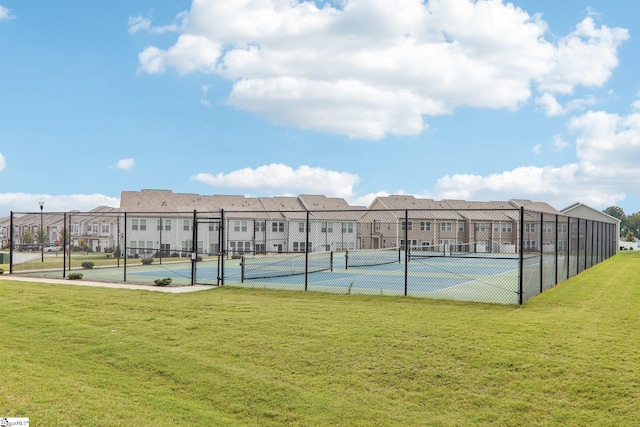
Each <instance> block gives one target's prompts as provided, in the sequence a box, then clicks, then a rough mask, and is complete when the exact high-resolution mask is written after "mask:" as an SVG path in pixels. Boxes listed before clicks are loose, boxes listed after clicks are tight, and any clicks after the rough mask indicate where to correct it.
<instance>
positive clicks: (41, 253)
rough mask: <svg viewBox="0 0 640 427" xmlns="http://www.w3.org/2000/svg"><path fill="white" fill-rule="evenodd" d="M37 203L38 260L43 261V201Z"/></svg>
mask: <svg viewBox="0 0 640 427" xmlns="http://www.w3.org/2000/svg"><path fill="white" fill-rule="evenodd" d="M38 204H39V205H40V232H39V233H38V234H39V236H38V240H40V242H39V243H40V260H41V261H42V262H44V220H43V216H42V210H43V209H44V202H38Z"/></svg>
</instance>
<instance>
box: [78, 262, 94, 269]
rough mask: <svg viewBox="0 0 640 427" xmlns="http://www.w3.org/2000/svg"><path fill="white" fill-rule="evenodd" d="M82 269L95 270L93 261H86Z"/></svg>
mask: <svg viewBox="0 0 640 427" xmlns="http://www.w3.org/2000/svg"><path fill="white" fill-rule="evenodd" d="M81 265H82V268H93V266H94V264H93V263H92V262H91V261H85V262H83V263H82V264H81Z"/></svg>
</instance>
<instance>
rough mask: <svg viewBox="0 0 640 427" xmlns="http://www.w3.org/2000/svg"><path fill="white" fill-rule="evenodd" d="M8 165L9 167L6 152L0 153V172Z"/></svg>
mask: <svg viewBox="0 0 640 427" xmlns="http://www.w3.org/2000/svg"><path fill="white" fill-rule="evenodd" d="M6 167H7V161H6V160H5V158H4V154H2V153H0V172H2V171H3V170H4V168H6Z"/></svg>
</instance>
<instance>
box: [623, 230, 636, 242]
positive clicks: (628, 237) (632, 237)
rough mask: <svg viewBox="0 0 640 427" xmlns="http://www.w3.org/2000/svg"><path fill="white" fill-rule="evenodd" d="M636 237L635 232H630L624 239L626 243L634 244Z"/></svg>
mask: <svg viewBox="0 0 640 427" xmlns="http://www.w3.org/2000/svg"><path fill="white" fill-rule="evenodd" d="M635 237H636V236H634V235H633V231H629V232H627V235H626V236H625V237H624V241H625V242H633V239H634V238H635Z"/></svg>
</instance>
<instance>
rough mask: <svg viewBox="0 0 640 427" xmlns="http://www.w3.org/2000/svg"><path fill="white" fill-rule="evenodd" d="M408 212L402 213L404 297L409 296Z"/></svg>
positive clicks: (406, 210)
mask: <svg viewBox="0 0 640 427" xmlns="http://www.w3.org/2000/svg"><path fill="white" fill-rule="evenodd" d="M408 261H409V210H408V209H405V211H404V296H405V297H406V296H407V295H408V294H409V263H408Z"/></svg>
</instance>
